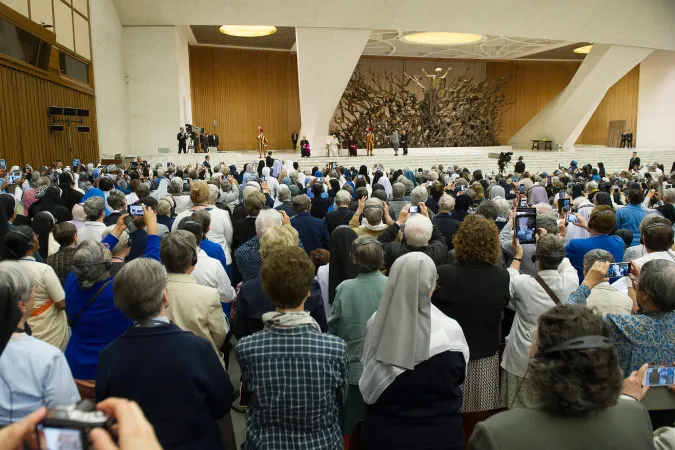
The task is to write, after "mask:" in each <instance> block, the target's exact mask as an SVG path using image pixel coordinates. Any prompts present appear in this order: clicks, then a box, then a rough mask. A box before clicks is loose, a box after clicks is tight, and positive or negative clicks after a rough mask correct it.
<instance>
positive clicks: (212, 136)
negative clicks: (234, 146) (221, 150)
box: [209, 133, 220, 149]
mask: <svg viewBox="0 0 675 450" xmlns="http://www.w3.org/2000/svg"><path fill="white" fill-rule="evenodd" d="M219 145H220V139H219V138H218V135H217V134H216V133H209V147H215V148H216V149H217V148H218V146H219Z"/></svg>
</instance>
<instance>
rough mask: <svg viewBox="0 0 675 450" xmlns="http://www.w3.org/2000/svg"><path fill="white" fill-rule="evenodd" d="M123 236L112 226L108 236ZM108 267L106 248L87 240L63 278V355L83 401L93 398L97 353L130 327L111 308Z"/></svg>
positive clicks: (76, 252) (111, 298)
mask: <svg viewBox="0 0 675 450" xmlns="http://www.w3.org/2000/svg"><path fill="white" fill-rule="evenodd" d="M123 232H124V227H123V226H118V225H116V226H115V227H114V228H113V230H112V232H111V233H110V234H112V236H114V237H115V238H119V236H120V235H121V234H122V233H123ZM111 264H112V255H111V254H110V250H108V247H107V246H106V245H105V244H103V243H100V242H95V241H89V240H87V241H84V242H82V243H81V244H80V245H79V247H78V248H77V250H76V251H75V254H74V255H73V263H72V267H73V271H72V272H71V273H70V274H69V275H68V278H66V298H67V299H68V302H67V303H66V313H67V314H68V318H69V324H70V329H71V333H72V335H71V337H70V341H69V342H68V347H67V348H66V352H65V353H66V359H67V360H68V364H69V365H70V368H71V370H72V371H73V376H74V377H75V379H76V382H77V384H78V386H79V387H80V389H81V392H82V396H83V397H89V396H91V395H93V388H94V384H93V380H95V379H96V367H97V365H98V354H99V352H100V351H101V350H103V348H105V346H106V345H108V344H109V343H110V342H112V341H113V340H114V339H115V338H116V337H117V336H119V335H120V334H122V333H123V332H124V330H126V329H127V328H128V327H129V326H130V325H131V322H130V321H129V319H127V318H126V317H125V316H124V314H122V313H121V312H120V311H119V310H118V309H116V308H115V299H114V296H113V289H112V280H113V277H112V276H110V267H111Z"/></svg>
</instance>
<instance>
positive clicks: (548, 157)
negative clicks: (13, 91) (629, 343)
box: [103, 145, 675, 172]
mask: <svg viewBox="0 0 675 450" xmlns="http://www.w3.org/2000/svg"><path fill="white" fill-rule="evenodd" d="M633 150H636V151H637V152H638V156H640V159H641V160H642V164H651V163H653V162H654V161H658V162H659V163H661V164H663V165H664V166H666V171H668V170H670V166H671V165H672V163H673V161H675V149H627V148H610V147H598V146H581V145H579V146H576V147H575V150H574V151H564V152H558V151H532V150H525V149H512V148H511V147H510V146H496V147H448V148H419V149H418V148H411V149H409V150H408V155H407V156H403V152H402V151H401V150H400V149H399V156H394V151H393V150H392V149H383V148H382V149H375V151H374V154H373V156H365V153H366V152H365V150H361V149H359V151H358V152H359V156H357V157H349V156H346V155H347V151H346V150H342V151H341V153H340V154H341V155H343V156H339V157H327V156H326V152H325V151H322V152H317V151H313V152H312V157H311V158H300V152H299V151H297V152H293V151H292V150H273V151H272V156H273V157H274V158H275V159H281V160H283V161H288V160H291V161H298V162H299V163H300V167H301V168H308V167H309V168H311V167H314V166H319V167H325V165H326V164H327V163H329V162H338V163H339V164H340V165H344V166H349V167H351V166H356V167H358V166H361V165H366V166H372V165H374V164H383V165H384V167H385V168H387V169H390V168H393V169H399V168H404V167H409V168H411V169H414V168H418V167H421V168H423V169H428V168H430V167H431V166H433V165H438V164H442V165H443V166H444V167H452V166H453V165H455V164H457V165H458V166H460V167H466V168H468V169H469V170H471V171H473V170H476V169H481V170H483V171H484V172H487V171H493V170H496V169H497V160H496V159H491V158H489V157H488V154H490V153H497V154H499V153H500V152H509V151H512V152H513V156H512V161H511V164H510V165H509V166H508V167H507V170H508V169H511V170H512V169H513V164H515V162H516V161H517V159H518V156H520V155H523V156H524V162H525V165H526V168H527V170H528V171H537V172H541V171H552V170H554V169H556V168H558V165H562V166H563V167H569V163H570V161H572V160H573V159H576V160H577V162H578V163H579V166H582V165H584V164H592V165H593V166H597V163H598V162H603V163H604V164H605V169H606V170H607V172H618V171H621V170H626V169H627V168H628V162H629V160H630V158H631V156H632V151H633ZM209 155H210V156H211V165H212V166H214V165H217V164H218V163H221V162H224V163H226V164H228V165H231V164H235V165H236V166H237V169H240V170H241V168H242V167H243V165H244V164H245V163H253V162H256V163H257V161H258V152H257V151H227V152H219V153H209ZM131 156H133V157H136V156H141V157H142V158H143V159H146V160H148V161H149V162H150V163H151V165H154V164H157V163H161V164H163V165H164V166H165V167H166V163H167V162H173V163H174V164H175V165H183V166H184V165H187V164H193V165H194V164H195V163H201V162H202V161H204V157H205V156H206V153H196V154H194V153H191V154H181V155H178V154H176V153H169V154H158V153H154V154H151V155H128V156H125V157H131ZM103 158H104V159H105V156H104V157H103Z"/></svg>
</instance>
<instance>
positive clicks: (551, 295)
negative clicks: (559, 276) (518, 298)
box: [534, 275, 560, 306]
mask: <svg viewBox="0 0 675 450" xmlns="http://www.w3.org/2000/svg"><path fill="white" fill-rule="evenodd" d="M534 279H535V280H537V283H539V285H540V286H541V287H542V288H543V289H544V290H545V291H546V293H547V294H548V296H549V297H551V300H553V303H555V304H556V306H558V305H559V304H560V300H559V299H558V296H557V295H555V293H554V292H553V291H552V290H551V288H550V287H548V284H546V282H545V281H544V280H543V279H542V278H541V277H540V276H539V275H537V276H536V277H534Z"/></svg>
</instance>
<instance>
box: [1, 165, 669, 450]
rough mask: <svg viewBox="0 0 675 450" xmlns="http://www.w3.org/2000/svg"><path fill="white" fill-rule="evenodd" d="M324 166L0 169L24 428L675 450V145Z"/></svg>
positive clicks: (289, 444) (100, 436) (166, 440)
mask: <svg viewBox="0 0 675 450" xmlns="http://www.w3.org/2000/svg"><path fill="white" fill-rule="evenodd" d="M300 164H301V163H299V162H297V161H296V162H293V161H280V160H275V159H274V158H273V157H272V155H271V154H270V155H268V157H267V158H266V159H262V160H260V161H259V162H258V163H257V165H256V164H246V165H245V166H244V167H240V168H237V167H236V166H234V165H225V164H218V165H213V167H212V165H211V164H210V162H209V159H208V156H207V157H206V159H205V161H204V162H203V163H198V164H196V165H194V166H186V167H182V166H173V165H171V166H168V167H164V166H162V165H161V164H158V165H156V166H155V167H150V166H149V165H148V164H147V163H145V162H144V161H143V160H142V159H140V158H139V159H138V161H135V162H134V164H132V165H131V166H129V167H121V166H115V165H112V166H107V167H100V166H99V167H96V166H94V165H93V164H88V165H84V164H82V165H79V166H77V167H72V168H71V167H63V166H62V164H60V163H59V162H55V163H54V164H53V165H52V166H51V167H46V166H43V167H40V168H39V169H33V168H31V167H30V166H26V167H25V168H24V169H21V168H19V167H12V168H11V169H10V170H9V171H7V172H6V173H5V171H0V187H1V188H2V191H3V192H2V194H0V259H1V262H0V325H1V327H0V328H1V329H0V331H1V332H2V334H1V335H0V344H2V345H1V346H0V350H1V351H2V354H1V356H0V379H1V380H2V383H0V426H4V428H3V429H2V430H0V449H4V448H11V449H14V448H16V445H17V443H18V442H20V441H21V440H22V439H24V437H25V438H28V437H30V436H33V435H34V431H33V430H34V427H35V425H36V424H37V423H38V422H40V421H41V420H42V419H43V418H44V415H45V410H44V408H51V407H54V406H56V405H67V404H73V403H76V402H78V401H80V400H82V399H89V400H92V401H95V402H97V403H98V408H99V409H100V410H101V411H104V412H106V413H108V414H110V415H111V416H113V417H114V418H116V419H117V421H118V426H117V427H116V429H115V432H114V433H113V436H112V437H115V434H116V435H117V436H116V437H117V441H118V444H117V445H119V448H121V449H127V450H130V449H136V448H143V449H150V450H155V449H160V448H164V449H190V450H195V449H205V450H206V449H209V450H210V449H218V448H227V449H230V448H235V444H234V442H233V441H234V439H233V436H232V433H231V430H232V422H231V416H230V410H231V409H234V410H235V411H240V412H245V414H246V438H245V442H244V443H243V445H242V447H241V448H243V449H245V450H254V449H287V448H303V449H310V448H311V449H331V450H332V449H342V448H349V449H352V450H358V449H432V448H434V449H436V448H438V449H450V450H455V449H457V450H458V449H464V448H468V449H475V450H478V449H497V448H500V449H522V448H541V449H544V448H545V449H558V448H560V449H569V448H592V447H593V448H594V447H597V446H598V443H599V442H601V443H602V445H601V446H602V447H603V448H616V449H636V448H653V447H654V446H656V448H659V449H675V428H673V425H674V424H675V406H673V405H675V387H673V386H672V385H668V386H667V387H658V386H654V384H657V385H658V384H659V382H658V380H657V378H658V377H656V376H654V377H651V376H650V377H649V379H650V380H651V378H654V381H653V383H652V382H649V383H648V382H647V381H646V380H647V377H646V375H645V374H646V373H647V371H648V369H649V370H651V372H649V373H650V374H651V373H656V374H657V375H658V374H659V373H672V370H671V368H672V367H673V364H674V362H675V331H674V330H675V251H674V242H673V235H674V232H675V189H673V184H674V181H675V164H673V168H672V169H671V171H670V172H667V171H665V170H664V167H663V166H661V165H659V164H657V163H654V164H652V165H648V166H639V165H635V166H633V167H631V168H630V170H626V171H621V172H617V173H609V172H606V171H605V168H604V165H602V163H598V164H597V166H595V167H594V166H592V165H590V164H587V165H585V166H582V167H579V165H578V164H577V162H576V161H572V163H571V164H570V167H569V168H562V167H561V168H559V169H556V170H552V171H551V172H550V173H547V172H541V173H533V172H527V171H526V170H525V163H524V162H523V160H522V158H521V159H519V161H518V164H517V165H516V167H515V168H514V169H515V170H514V171H512V172H511V173H497V172H496V171H493V172H483V171H481V170H474V171H473V172H471V171H470V170H469V169H467V168H461V167H458V166H452V167H444V166H443V165H440V164H438V165H434V166H432V167H429V168H417V169H410V168H408V167H405V168H385V167H383V166H382V165H381V164H376V165H374V166H373V167H366V166H360V167H345V166H339V165H336V164H331V165H330V167H325V168H323V167H301V166H300ZM17 172H18V174H17ZM9 174H11V178H10V177H9V176H8V175H9ZM10 181H11V182H10ZM522 214H524V215H522ZM523 217H525V219H523ZM521 222H522V223H523V224H524V228H526V230H525V231H523V232H522V233H521V232H520V231H519V230H520V228H519V223H521ZM521 240H523V242H522V243H521ZM616 263H624V265H623V266H615V265H614V264H616ZM624 268H625V271H624ZM624 274H625V276H617V275H624ZM233 359H236V361H237V362H238V364H239V366H240V369H241V379H240V380H231V379H230V377H229V375H228V370H229V369H230V367H229V366H230V361H231V360H233ZM654 367H662V368H661V369H654ZM663 367H665V369H664V368H663ZM660 378H662V379H663V380H665V381H664V383H667V381H668V380H671V381H672V376H671V377H667V376H664V377H660ZM649 385H651V386H649ZM664 405H665V406H664ZM89 439H90V440H91V442H92V443H93V445H94V447H95V448H97V449H108V448H117V447H115V446H114V445H115V444H113V443H112V440H111V434H109V432H108V431H104V430H93V431H92V432H91V433H89ZM5 443H7V444H5ZM7 445H9V446H7ZM12 445H13V446H12ZM139 445H140V446H139Z"/></svg>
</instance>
